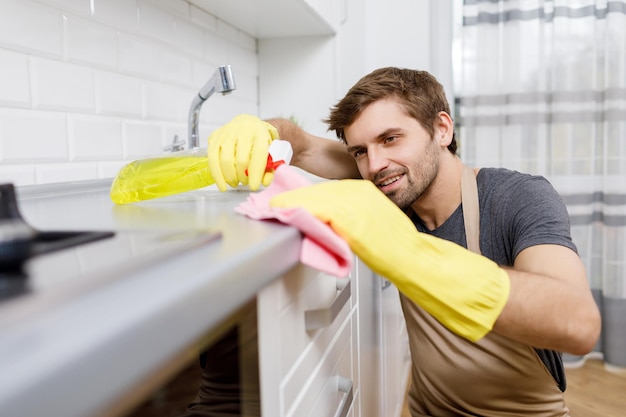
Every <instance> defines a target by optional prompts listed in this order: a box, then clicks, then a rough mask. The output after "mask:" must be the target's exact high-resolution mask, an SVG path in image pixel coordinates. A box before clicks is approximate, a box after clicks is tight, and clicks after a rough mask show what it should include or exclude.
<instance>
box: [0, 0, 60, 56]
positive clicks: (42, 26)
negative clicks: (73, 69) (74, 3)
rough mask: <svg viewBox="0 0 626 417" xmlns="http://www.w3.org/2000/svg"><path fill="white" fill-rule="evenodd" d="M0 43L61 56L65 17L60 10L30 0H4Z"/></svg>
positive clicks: (0, 20)
mask: <svg viewBox="0 0 626 417" xmlns="http://www.w3.org/2000/svg"><path fill="white" fill-rule="evenodd" d="M1 10H2V12H0V45H5V46H8V47H10V48H12V49H19V50H22V51H25V52H37V53H41V54H42V55H45V56H51V57H57V58H60V57H61V53H62V33H63V16H62V14H61V11H60V10H57V9H53V8H51V7H48V6H45V5H43V4H41V3H35V2H32V1H29V0H3V2H2V8H1Z"/></svg>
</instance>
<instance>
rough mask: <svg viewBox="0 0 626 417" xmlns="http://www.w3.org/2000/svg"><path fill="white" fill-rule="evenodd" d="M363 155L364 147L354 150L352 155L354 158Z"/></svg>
mask: <svg viewBox="0 0 626 417" xmlns="http://www.w3.org/2000/svg"><path fill="white" fill-rule="evenodd" d="M363 155H365V151H364V150H363V149H359V150H357V151H354V152H353V153H352V156H353V157H354V158H358V157H359V156H363Z"/></svg>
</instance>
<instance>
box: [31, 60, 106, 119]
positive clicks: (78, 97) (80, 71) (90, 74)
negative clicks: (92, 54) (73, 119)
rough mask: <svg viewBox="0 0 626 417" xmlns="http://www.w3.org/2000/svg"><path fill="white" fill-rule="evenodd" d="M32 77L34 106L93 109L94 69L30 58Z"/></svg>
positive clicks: (51, 108)
mask: <svg viewBox="0 0 626 417" xmlns="http://www.w3.org/2000/svg"><path fill="white" fill-rule="evenodd" d="M31 77H32V94H33V105H34V107H35V108H36V109H49V110H67V111H72V110H75V111H83V112H93V111H94V103H95V102H94V95H95V94H94V70H93V69H92V68H91V67H88V66H82V65H76V64H71V63H67V62H59V61H52V60H47V59H40V58H33V59H32V60H31Z"/></svg>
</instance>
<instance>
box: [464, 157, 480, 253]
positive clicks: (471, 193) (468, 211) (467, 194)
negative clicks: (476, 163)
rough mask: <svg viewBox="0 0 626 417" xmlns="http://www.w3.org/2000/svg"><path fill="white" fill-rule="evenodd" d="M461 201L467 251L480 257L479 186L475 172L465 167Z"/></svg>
mask: <svg viewBox="0 0 626 417" xmlns="http://www.w3.org/2000/svg"><path fill="white" fill-rule="evenodd" d="M461 200H462V202H463V222H464V223H465V239H466V241H467V249H469V250H470V251H472V252H474V253H477V254H479V255H480V212H479V207H478V186H477V185H476V174H475V173H474V170H473V169H472V168H470V167H468V166H466V165H463V173H462V174H461Z"/></svg>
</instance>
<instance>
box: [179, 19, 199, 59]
mask: <svg viewBox="0 0 626 417" xmlns="http://www.w3.org/2000/svg"><path fill="white" fill-rule="evenodd" d="M203 40H204V31H203V30H202V28H201V27H200V26H197V25H195V24H193V23H190V22H188V21H186V20H183V19H180V18H179V19H176V20H175V22H174V39H173V41H174V43H175V44H176V46H178V47H181V48H182V49H183V51H185V52H187V53H190V54H192V55H195V56H197V57H201V56H202V53H203V46H202V42H203Z"/></svg>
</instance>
